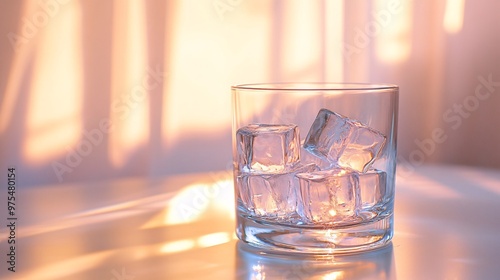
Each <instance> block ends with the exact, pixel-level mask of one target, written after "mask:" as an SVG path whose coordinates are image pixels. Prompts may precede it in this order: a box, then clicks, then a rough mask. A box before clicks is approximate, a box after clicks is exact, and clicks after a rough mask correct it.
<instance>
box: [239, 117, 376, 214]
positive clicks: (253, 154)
mask: <svg viewBox="0 0 500 280" xmlns="http://www.w3.org/2000/svg"><path fill="white" fill-rule="evenodd" d="M236 140H237V141H236V142H237V144H236V145H237V153H238V157H237V158H238V160H237V171H238V175H237V180H236V181H237V185H238V187H237V190H238V198H239V199H240V201H241V203H242V204H243V207H244V208H245V209H246V211H247V212H248V213H249V215H252V216H257V217H260V218H266V219H273V220H276V219H277V220H282V221H290V222H292V220H293V222H296V218H297V216H299V217H300V218H299V219H300V222H299V223H305V224H318V223H340V224H342V223H351V222H354V221H356V220H359V213H360V212H361V211H363V210H366V209H368V210H369V209H371V208H374V207H376V206H377V205H380V204H381V203H382V201H383V197H384V194H385V187H386V174H385V172H383V171H379V170H374V169H371V166H372V164H373V163H374V162H375V161H376V159H377V155H378V154H379V153H380V151H381V149H382V148H383V146H384V143H385V136H384V135H382V134H381V133H380V132H378V131H376V130H374V129H372V128H370V127H368V126H366V125H364V124H362V123H360V122H358V121H355V120H351V119H349V118H347V117H344V116H342V115H340V114H337V113H335V112H332V111H330V110H327V109H321V110H320V111H319V113H318V115H317V116H316V119H315V120H314V122H313V124H312V126H311V128H310V130H309V133H308V134H307V137H306V138H305V140H304V142H303V145H302V147H301V145H300V133H299V129H298V127H297V126H296V125H294V124H250V125H247V126H245V127H242V128H240V129H238V131H237V133H236ZM294 219H295V220H294Z"/></svg>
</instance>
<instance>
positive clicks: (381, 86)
mask: <svg viewBox="0 0 500 280" xmlns="http://www.w3.org/2000/svg"><path fill="white" fill-rule="evenodd" d="M231 89H232V90H255V91H360V90H364V91H377V90H397V89H399V86H397V85H394V84H388V83H328V82H286V83H253V84H240V85H234V86H231Z"/></svg>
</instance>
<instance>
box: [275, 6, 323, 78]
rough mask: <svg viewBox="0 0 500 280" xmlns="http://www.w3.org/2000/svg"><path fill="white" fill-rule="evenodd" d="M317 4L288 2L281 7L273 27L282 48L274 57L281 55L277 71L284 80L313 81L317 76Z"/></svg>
mask: <svg viewBox="0 0 500 280" xmlns="http://www.w3.org/2000/svg"><path fill="white" fill-rule="evenodd" d="M319 4H320V3H319V2H317V1H312V2H305V1H292V2H290V3H286V4H283V5H282V7H283V10H282V11H283V21H277V22H276V24H280V25H281V30H282V32H283V35H282V36H283V38H282V39H283V41H282V43H281V44H283V48H281V49H280V50H279V51H278V53H277V55H280V56H281V60H280V61H281V65H280V66H281V69H280V72H281V73H283V74H284V75H283V76H284V77H286V79H291V80H294V79H295V80H300V81H307V80H314V81H317V79H318V76H319V75H320V70H321V64H322V57H321V50H322V46H321V43H322V41H321V36H322V34H321V30H322V29H321V21H319V20H318V14H319V13H321V12H322V11H321V9H320V5H319ZM276 35H277V36H278V35H279V34H276ZM325 36H326V35H325ZM279 78H281V79H283V78H282V77H279Z"/></svg>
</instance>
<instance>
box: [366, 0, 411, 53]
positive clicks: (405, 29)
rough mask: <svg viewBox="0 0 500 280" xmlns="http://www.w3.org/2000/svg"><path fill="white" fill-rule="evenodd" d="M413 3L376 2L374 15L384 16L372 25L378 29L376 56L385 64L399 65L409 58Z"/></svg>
mask: <svg viewBox="0 0 500 280" xmlns="http://www.w3.org/2000/svg"><path fill="white" fill-rule="evenodd" d="M412 11H413V1H393V0H377V1H376V2H375V11H374V12H375V13H376V14H378V15H382V14H383V15H384V16H383V17H381V18H383V19H382V20H381V19H379V20H377V19H373V20H372V23H373V24H374V25H378V26H379V28H380V31H379V34H376V35H373V37H375V38H376V41H375V42H376V45H375V47H376V49H375V50H376V55H377V57H378V59H380V61H382V62H386V63H401V62H403V61H405V60H406V59H407V58H408V57H409V56H410V51H411V36H410V35H411V34H410V32H411V28H412V21H413V16H412V15H413V13H412Z"/></svg>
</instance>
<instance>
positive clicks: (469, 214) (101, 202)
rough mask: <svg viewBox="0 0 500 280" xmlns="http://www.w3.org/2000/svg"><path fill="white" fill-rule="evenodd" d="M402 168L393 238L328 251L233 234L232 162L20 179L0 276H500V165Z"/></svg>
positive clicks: (2, 238)
mask: <svg viewBox="0 0 500 280" xmlns="http://www.w3.org/2000/svg"><path fill="white" fill-rule="evenodd" d="M400 175H401V174H400ZM400 175H398V177H397V182H396V205H395V236H394V239H393V241H392V244H391V245H390V246H387V247H385V248H383V249H380V250H375V251H371V252H367V253H363V254H358V255H353V256H345V257H337V256H333V257H332V258H331V259H327V260H322V261H318V260H311V259H309V260H306V259H298V258H288V259H283V258H276V257H273V256H269V255H262V254H259V252H256V251H255V250H251V249H249V248H248V246H247V245H245V244H242V243H241V242H239V241H237V239H236V237H235V236H234V233H233V232H234V223H235V222H234V211H233V207H234V202H233V189H232V188H233V186H232V181H231V174H230V173H229V172H217V173H204V174H194V175H182V176H173V177H168V178H164V179H161V180H160V179H158V180H146V179H123V180H113V181H107V182H97V183H96V182H92V183H90V182H87V183H82V184H72V185H54V186H39V187H34V188H27V189H24V188H23V187H22V186H18V187H17V193H16V195H17V200H16V213H15V215H16V217H17V221H16V229H15V242H16V243H15V246H16V248H15V249H16V250H15V255H16V260H15V261H16V263H15V265H16V267H15V268H16V272H15V273H13V272H10V271H9V270H8V267H9V264H8V263H7V262H6V261H5V260H7V256H6V254H7V253H8V252H9V251H8V244H7V241H8V240H7V237H8V235H9V232H8V228H7V227H5V226H3V227H2V228H1V235H0V249H1V254H2V255H3V257H2V258H1V259H2V260H4V261H2V264H1V265H0V269H1V270H0V279H37V280H42V279H52V280H53V279H106V280H109V279H112V280H114V279H116V280H124V279H326V280H328V279H500V261H499V260H500V238H499V234H500V217H499V213H500V171H499V170H488V169H478V168H470V167H460V166H424V167H421V168H418V169H416V170H413V171H412V172H406V173H405V174H404V176H400ZM0 197H1V198H2V199H1V200H2V201H0V204H1V207H2V208H1V209H4V210H2V211H1V213H0V217H1V219H2V221H4V222H6V221H7V213H6V212H7V211H6V210H5V209H7V205H6V204H7V202H6V200H7V199H6V198H5V197H6V196H4V195H3V194H2V195H1V196H0Z"/></svg>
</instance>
